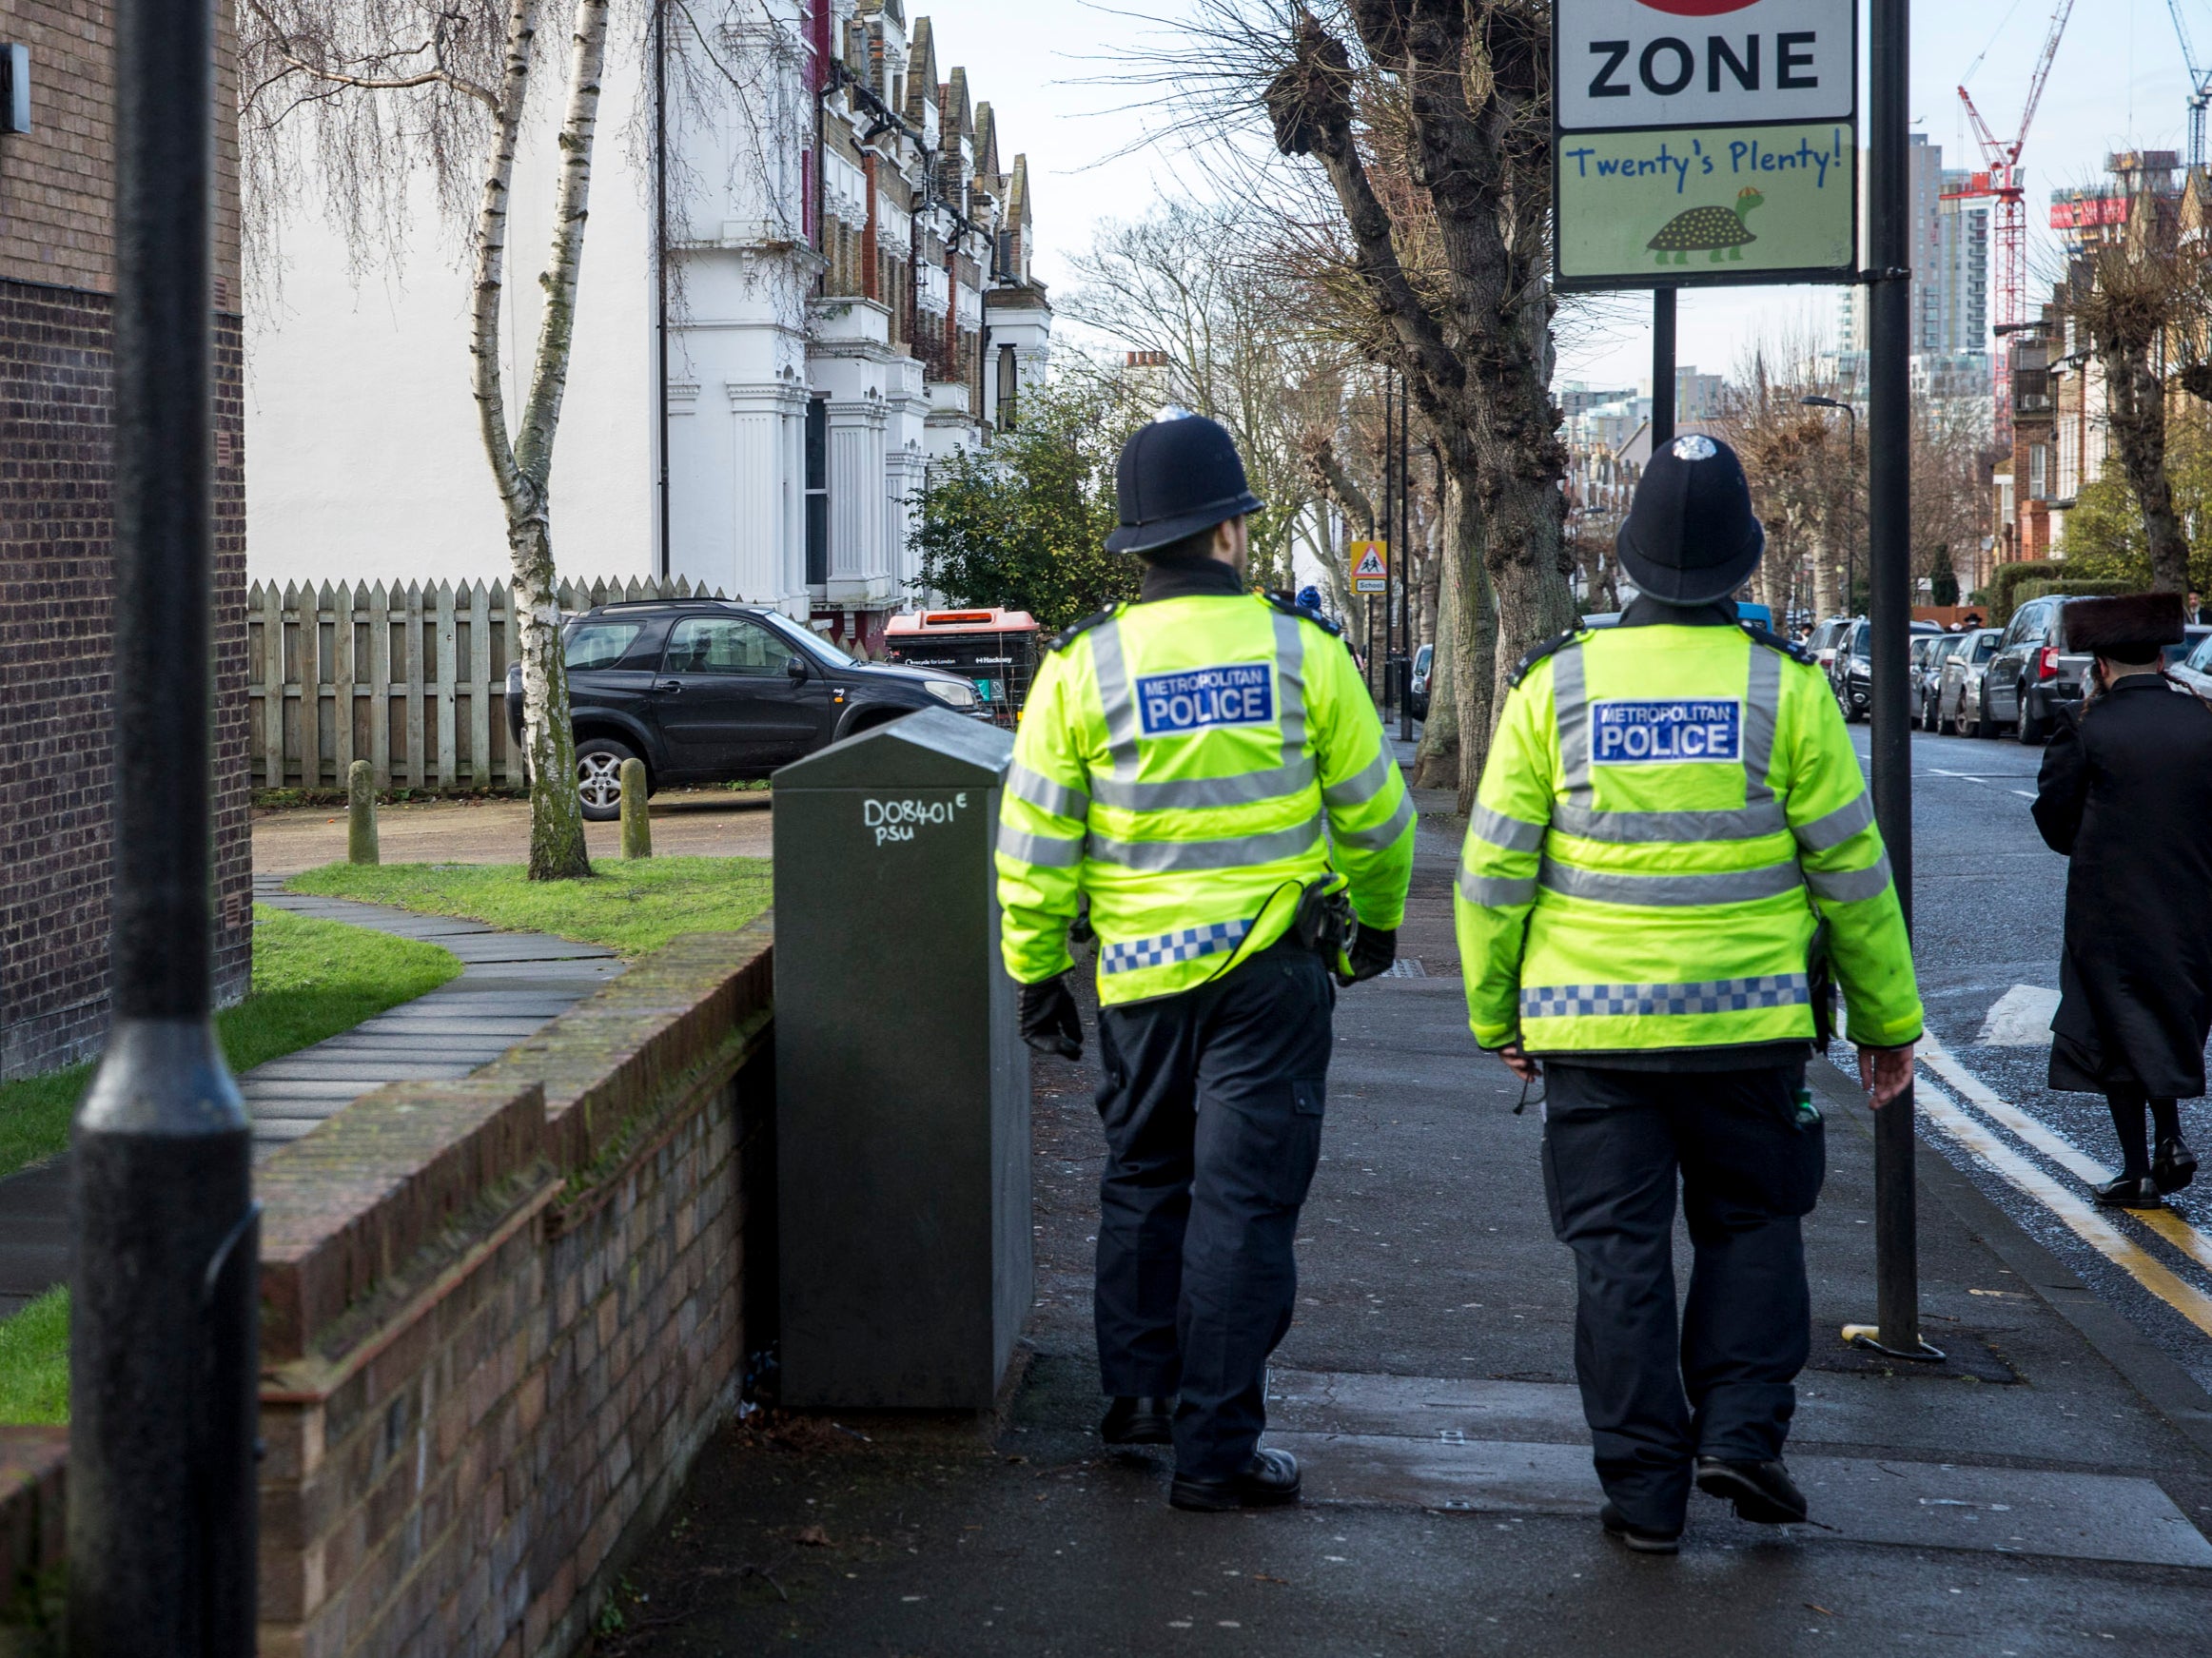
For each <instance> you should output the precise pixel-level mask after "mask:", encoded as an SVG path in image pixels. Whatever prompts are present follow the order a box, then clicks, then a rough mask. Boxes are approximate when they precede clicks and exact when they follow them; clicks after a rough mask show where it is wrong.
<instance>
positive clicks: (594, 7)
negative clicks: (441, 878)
mask: <svg viewBox="0 0 2212 1658" xmlns="http://www.w3.org/2000/svg"><path fill="white" fill-rule="evenodd" d="M537 27H538V0H514V4H513V9H512V10H511V11H510V12H509V14H508V35H507V58H506V68H505V73H504V77H503V81H502V85H501V88H500V95H499V104H498V106H497V108H496V112H495V118H494V122H493V133H492V144H491V153H490V156H489V158H488V161H487V164H486V166H485V172H484V194H483V204H482V207H481V209H480V212H479V214H478V221H477V247H476V302H475V307H474V318H473V321H474V324H475V327H474V334H473V337H472V339H471V341H470V343H469V353H470V357H471V359H472V363H473V371H474V378H475V384H476V400H477V415H478V423H479V426H480V429H481V432H482V435H483V440H484V453H485V456H486V458H488V459H489V461H490V463H491V468H492V476H493V478H494V480H495V481H496V482H497V483H498V485H499V499H500V503H501V505H502V506H503V507H504V508H505V511H506V517H507V547H508V552H509V555H510V556H511V557H512V559H513V564H514V592H515V608H516V613H517V614H518V616H519V618H520V621H521V627H520V634H521V649H522V730H523V739H524V743H525V746H526V749H527V751H528V754H529V759H530V878H531V879H532V880H533V881H553V880H561V879H565V878H569V877H573V876H579V875H589V874H590V873H591V872H592V866H591V858H590V855H589V853H588V852H587V850H586V849H585V846H584V828H583V809H582V805H581V803H580V802H579V801H578V799H577V775H576V735H575V731H574V729H573V728H572V726H571V725H570V723H569V712H568V675H567V671H566V668H565V666H564V665H563V662H562V655H561V639H560V601H559V596H558V584H557V581H556V578H555V575H554V560H553V537H552V525H551V520H550V517H549V508H548V500H549V486H550V480H551V477H552V472H553V440H554V436H555V434H556V432H557V431H558V429H559V424H560V403H561V397H562V394H563V392H564V391H565V390H566V388H567V384H568V365H569V355H570V347H571V344H572V341H573V336H574V331H575V325H576V290H577V276H578V274H579V272H580V270H581V267H582V261H583V240H584V224H585V221H586V219H587V217H588V213H589V201H590V195H591V176H592V142H593V139H594V136H595V135H596V132H597V125H598V107H599V71H600V68H601V65H602V63H603V62H604V59H605V55H606V42H607V0H577V7H576V22H575V30H574V34H573V36H572V39H571V41H570V49H569V71H568V75H569V78H568V107H567V108H566V110H565V111H564V112H563V115H562V119H561V124H560V140H559V146H560V177H559V181H558V185H557V194H556V198H555V211H554V232H553V251H552V263H551V268H550V269H549V270H548V271H547V272H546V273H545V274H544V275H543V276H541V277H540V278H539V279H538V283H539V286H540V287H541V288H542V289H543V290H544V294H545V314H544V317H543V319H542V321H541V322H540V323H539V327H538V349H537V354H536V357H535V359H534V361H532V364H531V374H530V386H529V394H528V396H527V398H526V399H525V400H524V403H523V407H522V420H521V425H520V429H519V433H518V435H517V437H516V438H515V439H512V440H510V439H509V438H508V435H507V405H506V393H505V387H504V383H503V380H502V378H501V373H500V366H499V310H500V300H501V296H502V294H503V292H504V285H505V267H506V251H507V202H508V196H509V191H510V188H511V186H512V184H513V181H514V176H515V152H516V148H517V146H518V143H519V135H520V129H521V122H522V112H523V107H524V102H525V99H526V96H527V93H528V90H529V76H530V58H531V42H532V40H533V38H534V36H535V35H536V32H537Z"/></svg>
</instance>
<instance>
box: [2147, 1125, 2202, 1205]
mask: <svg viewBox="0 0 2212 1658" xmlns="http://www.w3.org/2000/svg"><path fill="white" fill-rule="evenodd" d="M2150 1178H2151V1183H2152V1184H2153V1185H2155V1186H2157V1187H2158V1189H2159V1190H2160V1191H2162V1192H2178V1191H2180V1190H2181V1189H2182V1188H2183V1186H2185V1185H2187V1184H2188V1183H2189V1182H2190V1181H2191V1180H2195V1179H2196V1178H2197V1154H2196V1153H2195V1152H2193V1151H2191V1150H2190V1149H2189V1147H2188V1145H2187V1143H2186V1142H2185V1141H2183V1139H2182V1137H2181V1136H2180V1135H2178V1134H2177V1135H2175V1136H2173V1137H2172V1138H2171V1139H2168V1140H2162V1141H2159V1142H2158V1156H2156V1157H2154V1158H2152V1159H2151V1160H2150Z"/></svg>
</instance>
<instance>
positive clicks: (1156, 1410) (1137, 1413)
mask: <svg viewBox="0 0 2212 1658" xmlns="http://www.w3.org/2000/svg"><path fill="white" fill-rule="evenodd" d="M1174 1409H1175V1401H1174V1400H1173V1399H1155V1398H1147V1397H1142V1396H1140V1397H1138V1398H1133V1399H1130V1398H1117V1399H1115V1400H1114V1402H1113V1403H1112V1404H1110V1405H1108V1406H1106V1419H1105V1420H1104V1421H1102V1422H1100V1423H1099V1425H1098V1436H1099V1437H1100V1438H1101V1439H1104V1440H1105V1441H1106V1443H1107V1444H1108V1445H1172V1444H1174V1443H1175V1435H1174V1434H1172V1433H1171V1432H1169V1430H1168V1420H1167V1419H1168V1415H1169V1414H1170V1413H1171V1412H1173V1410H1174Z"/></svg>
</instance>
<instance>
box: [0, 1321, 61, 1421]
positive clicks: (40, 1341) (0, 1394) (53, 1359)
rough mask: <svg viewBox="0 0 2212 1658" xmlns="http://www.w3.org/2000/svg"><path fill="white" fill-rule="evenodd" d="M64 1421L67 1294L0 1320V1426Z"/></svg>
mask: <svg viewBox="0 0 2212 1658" xmlns="http://www.w3.org/2000/svg"><path fill="white" fill-rule="evenodd" d="M68 1420H69V1291H68V1290H66V1289H65V1290H49V1291H48V1292H47V1293H46V1294H45V1295H43V1296H41V1297H39V1298H38V1299H37V1300H35V1301H33V1302H31V1303H30V1305H29V1306H28V1307H26V1308H24V1309H23V1311H22V1312H20V1313H18V1314H16V1315H15V1317H12V1318H9V1319H6V1320H0V1425H5V1426H8V1427H18V1426H21V1425H24V1424H27V1423H32V1422H66V1421H68Z"/></svg>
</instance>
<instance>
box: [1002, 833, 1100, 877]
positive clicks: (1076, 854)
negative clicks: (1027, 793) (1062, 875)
mask: <svg viewBox="0 0 2212 1658" xmlns="http://www.w3.org/2000/svg"><path fill="white" fill-rule="evenodd" d="M998 849H999V850H1000V851H1002V852H1004V853H1006V855H1007V856H1008V857H1009V858H1018V859H1020V860H1021V861H1022V862H1023V863H1025V864H1040V865H1043V866H1044V867H1045V868H1049V869H1072V868H1075V866H1076V865H1078V864H1080V863H1082V862H1083V841H1082V840H1081V838H1080V837H1079V838H1077V839H1075V840H1072V841H1064V840H1062V839H1061V838H1060V837H1059V836H1058V835H1032V834H1027V833H1025V832H1024V831H1022V830H1021V829H1008V828H1007V827H1006V826H1005V825H1004V824H1001V825H1000V826H999V831H998Z"/></svg>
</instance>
